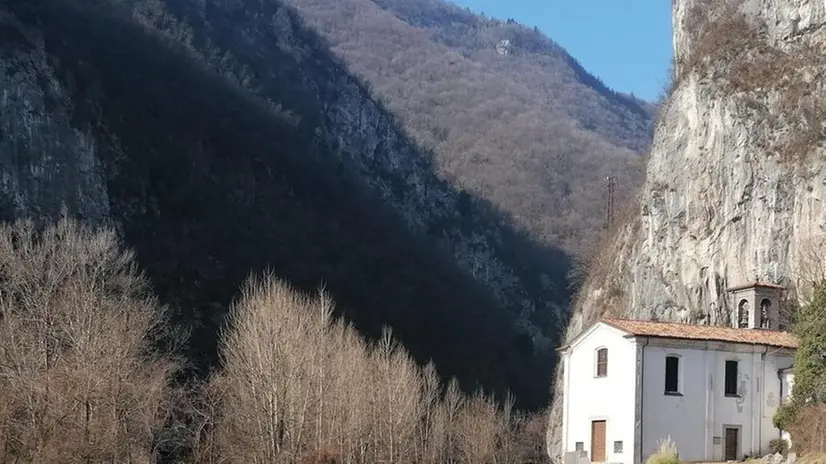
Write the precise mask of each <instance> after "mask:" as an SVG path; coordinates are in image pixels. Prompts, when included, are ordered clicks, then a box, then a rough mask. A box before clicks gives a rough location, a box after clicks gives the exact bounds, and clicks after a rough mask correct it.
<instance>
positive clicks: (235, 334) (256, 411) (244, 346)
mask: <svg viewBox="0 0 826 464" xmlns="http://www.w3.org/2000/svg"><path fill="white" fill-rule="evenodd" d="M332 309H333V303H332V301H331V300H330V299H329V298H328V297H327V296H326V294H325V293H323V292H322V293H321V295H320V296H319V297H318V298H310V297H308V296H305V295H302V294H300V293H298V292H296V291H294V290H293V289H292V288H290V287H289V286H288V285H287V284H285V283H284V282H281V281H279V280H277V279H275V278H273V277H266V278H256V279H252V280H250V281H249V283H248V285H247V286H246V288H245V290H244V292H243V297H242V298H241V300H240V301H239V302H238V304H236V305H235V306H234V307H233V308H232V310H231V313H230V318H231V323H230V326H229V328H228V329H227V331H226V332H225V333H224V334H223V337H222V340H223V350H222V357H223V372H222V373H221V374H220V375H218V376H216V377H215V378H214V379H213V381H212V383H211V385H210V386H209V387H208V388H207V391H208V392H209V395H210V398H212V401H211V402H209V403H210V404H211V405H212V408H213V409H212V410H211V411H210V412H209V413H207V414H205V416H211V417H212V418H213V419H214V424H213V427H212V429H211V432H209V433H208V434H204V435H202V438H201V446H200V449H199V451H198V453H199V456H200V457H201V460H202V462H217V461H220V462H245V463H264V462H266V463H281V462H284V463H286V462H336V463H338V462H341V463H351V462H354V463H355V462H357V463H368V462H369V463H373V462H388V463H406V462H434V463H435V462H457V463H494V462H495V463H508V462H513V463H516V462H529V461H530V460H532V459H536V458H535V457H531V456H530V455H531V453H536V456H541V450H538V452H537V450H536V449H535V448H536V447H535V446H534V447H532V446H530V443H534V442H535V443H537V444H541V442H542V440H541V436H542V433H543V430H542V428H541V427H531V425H532V424H533V422H532V421H530V420H528V419H530V418H525V417H521V416H518V415H516V414H514V413H512V412H511V408H510V406H509V405H506V406H505V408H504V409H503V408H500V407H497V405H496V404H495V403H494V402H493V401H492V400H491V399H490V398H488V397H487V396H485V395H482V394H477V395H475V396H473V397H469V398H468V397H466V396H464V395H462V394H461V392H460V391H459V389H458V386H457V385H456V383H455V382H452V383H451V384H450V385H448V387H447V390H446V392H445V393H444V395H442V394H441V390H442V389H441V385H440V382H439V379H438V377H437V375H436V371H435V369H434V368H433V366H432V365H429V366H427V367H426V368H424V369H420V368H419V367H418V366H417V365H416V364H415V363H414V362H413V360H412V359H411V358H410V356H409V355H408V354H407V352H406V351H404V350H403V349H402V348H401V347H399V346H398V345H396V343H395V342H394V341H393V339H392V338H391V336H390V333H389V332H385V335H384V337H383V338H382V339H381V340H380V341H379V342H378V343H376V344H374V345H368V344H366V343H365V342H364V341H363V340H362V339H361V338H360V337H359V335H358V334H357V333H356V332H355V331H354V330H353V329H352V328H351V327H350V326H348V325H345V324H344V323H343V322H341V321H339V320H336V319H335V318H333V316H332ZM530 430H533V432H534V434H535V435H536V436H534V435H533V434H528V433H526V432H527V431H530ZM526 460H527V461H526ZM534 462H535V461H534Z"/></svg>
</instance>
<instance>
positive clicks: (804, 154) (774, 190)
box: [548, 0, 826, 455]
mask: <svg viewBox="0 0 826 464" xmlns="http://www.w3.org/2000/svg"><path fill="white" fill-rule="evenodd" d="M824 23H826V4H825V3H824V2H822V1H821V2H814V1H809V0H784V1H779V0H745V1H726V2H711V1H705V0H676V1H675V2H673V24H674V51H675V57H676V60H675V76H674V79H675V83H674V84H675V85H674V88H673V90H672V92H671V95H670V96H669V98H668V99H667V101H666V102H665V103H664V106H663V108H662V110H661V113H660V120H659V123H658V126H657V129H656V133H655V139H654V143H653V147H652V150H651V154H650V159H649V161H648V166H647V178H646V182H645V184H644V186H643V188H642V190H641V192H640V194H639V195H638V198H637V201H636V203H635V204H634V205H632V207H631V210H630V212H629V214H628V218H627V220H626V221H625V222H624V223H623V224H622V225H621V226H620V227H619V230H618V231H616V233H615V234H614V236H613V237H612V238H611V239H610V241H609V242H608V243H607V244H606V246H605V247H604V249H603V250H602V252H601V254H600V256H599V257H598V258H597V259H596V260H595V262H594V263H593V265H592V269H591V274H590V276H589V279H588V281H587V282H586V284H585V286H584V287H583V289H582V290H581V292H580V295H579V298H578V301H577V303H576V307H575V308H574V314H573V316H572V320H571V322H570V325H569V328H568V334H567V337H568V338H569V339H570V338H571V337H573V336H575V335H577V334H578V333H579V332H580V331H581V330H582V329H583V328H584V327H586V326H587V325H588V324H590V323H591V322H592V321H594V320H595V319H596V318H598V317H600V316H602V315H605V314H606V313H610V314H612V315H616V316H623V317H633V318H641V319H658V320H671V321H675V320H676V321H685V322H691V323H698V324H728V323H729V314H730V310H731V308H730V306H731V305H730V303H729V300H728V295H727V293H726V288H728V287H731V286H734V285H738V284H742V283H745V282H748V281H755V280H757V281H762V282H768V283H777V284H781V285H784V286H786V287H787V288H788V289H789V291H788V296H789V299H791V300H793V299H795V298H796V297H799V296H801V295H803V294H805V292H806V291H807V288H806V287H807V286H806V283H807V282H808V281H809V280H810V279H811V278H812V277H813V276H814V275H816V274H819V275H822V266H821V265H820V264H819V260H817V259H813V258H814V256H816V255H815V254H814V253H815V251H816V250H817V249H819V248H820V249H822V248H821V246H822V245H823V244H824V239H825V238H826V229H825V228H826V204H825V203H824V202H826V169H824V168H826V162H824V158H823V149H822V147H821V142H822V141H823V139H824V137H823V135H824V131H823V126H822V124H821V123H822V122H823V121H826V118H824V113H823V110H821V109H820V107H821V106H822V104H823V103H824V93H823V89H822V82H823V79H822V78H823V73H824V67H823V58H821V56H822V55H823V53H824V47H823V43H824V42H823V37H824V28H823V27H822V26H823V25H824ZM556 392H557V395H556V396H555V399H554V407H553V412H552V414H551V426H550V427H549V431H548V446H549V450H550V451H551V454H552V455H556V454H558V453H559V451H560V443H559V433H558V432H559V421H560V417H561V408H560V405H561V399H562V398H561V391H560V385H559V383H558V382H557V385H556Z"/></svg>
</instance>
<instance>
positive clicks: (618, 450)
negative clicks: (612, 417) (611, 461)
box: [614, 441, 622, 454]
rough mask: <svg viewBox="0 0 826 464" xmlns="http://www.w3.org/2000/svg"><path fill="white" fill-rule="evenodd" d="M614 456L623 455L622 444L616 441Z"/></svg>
mask: <svg viewBox="0 0 826 464" xmlns="http://www.w3.org/2000/svg"><path fill="white" fill-rule="evenodd" d="M614 454H622V442H621V441H615V442H614Z"/></svg>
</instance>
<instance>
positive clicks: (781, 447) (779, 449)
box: [769, 438, 789, 456]
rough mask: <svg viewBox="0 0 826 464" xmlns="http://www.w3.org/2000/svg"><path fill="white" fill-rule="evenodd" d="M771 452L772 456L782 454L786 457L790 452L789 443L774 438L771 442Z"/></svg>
mask: <svg viewBox="0 0 826 464" xmlns="http://www.w3.org/2000/svg"><path fill="white" fill-rule="evenodd" d="M769 451H770V452H771V453H772V454H778V453H780V454H782V455H783V456H785V455H786V454H787V453H788V452H789V442H787V441H786V440H784V439H782V438H773V439H772V440H771V441H770V442H769Z"/></svg>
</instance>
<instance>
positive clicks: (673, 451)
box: [645, 436, 680, 464]
mask: <svg viewBox="0 0 826 464" xmlns="http://www.w3.org/2000/svg"><path fill="white" fill-rule="evenodd" d="M645 463H646V464H680V454H679V453H678V452H677V444H676V443H674V441H672V440H671V437H670V436H669V437H667V438H664V439H661V440H659V441H658V442H657V452H656V453H654V454H652V455H651V456H649V457H648V459H647V460H646V461H645Z"/></svg>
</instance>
